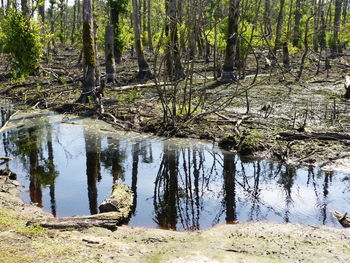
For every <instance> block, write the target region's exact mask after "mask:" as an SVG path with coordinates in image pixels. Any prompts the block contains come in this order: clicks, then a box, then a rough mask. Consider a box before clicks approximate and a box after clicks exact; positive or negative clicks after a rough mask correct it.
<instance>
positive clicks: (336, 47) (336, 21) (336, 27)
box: [331, 0, 343, 56]
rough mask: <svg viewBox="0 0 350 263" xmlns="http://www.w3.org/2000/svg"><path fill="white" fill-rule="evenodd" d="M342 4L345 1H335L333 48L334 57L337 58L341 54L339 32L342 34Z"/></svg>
mask: <svg viewBox="0 0 350 263" xmlns="http://www.w3.org/2000/svg"><path fill="white" fill-rule="evenodd" d="M342 4H343V0H335V13H334V31H333V41H332V46H331V51H332V56H337V55H338V54H339V53H341V46H340V41H339V32H340V19H341V11H342V10H341V9H342Z"/></svg>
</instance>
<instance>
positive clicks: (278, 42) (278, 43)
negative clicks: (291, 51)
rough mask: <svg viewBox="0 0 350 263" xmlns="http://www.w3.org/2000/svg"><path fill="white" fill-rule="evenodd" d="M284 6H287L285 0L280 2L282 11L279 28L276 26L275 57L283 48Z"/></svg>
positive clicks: (278, 18)
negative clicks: (278, 50)
mask: <svg viewBox="0 0 350 263" xmlns="http://www.w3.org/2000/svg"><path fill="white" fill-rule="evenodd" d="M284 4H285V0H280V9H279V12H278V17H277V26H276V37H275V46H274V49H273V52H274V55H275V56H276V53H277V49H279V48H280V47H281V36H282V29H283V21H284Z"/></svg>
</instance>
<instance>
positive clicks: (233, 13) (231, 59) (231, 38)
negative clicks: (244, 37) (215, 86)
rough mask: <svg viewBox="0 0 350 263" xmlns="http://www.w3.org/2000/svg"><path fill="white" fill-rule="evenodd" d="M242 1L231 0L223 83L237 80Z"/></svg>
mask: <svg viewBox="0 0 350 263" xmlns="http://www.w3.org/2000/svg"><path fill="white" fill-rule="evenodd" d="M239 8H240V0H231V1H230V7H229V16H228V31H227V39H226V52H225V62H224V66H223V67H222V76H221V81H224V82H231V81H233V80H235V75H234V68H235V58H236V52H237V43H238V22H239Z"/></svg>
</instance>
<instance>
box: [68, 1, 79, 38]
mask: <svg viewBox="0 0 350 263" xmlns="http://www.w3.org/2000/svg"><path fill="white" fill-rule="evenodd" d="M77 5H79V2H78V0H75V2H74V7H73V23H72V33H71V37H70V40H71V43H72V44H74V43H75V27H76V23H77Z"/></svg>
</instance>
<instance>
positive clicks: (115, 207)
mask: <svg viewBox="0 0 350 263" xmlns="http://www.w3.org/2000/svg"><path fill="white" fill-rule="evenodd" d="M132 201H133V193H132V191H131V189H130V188H129V186H127V185H126V184H120V183H119V182H116V183H115V184H114V185H113V190H112V194H111V197H110V198H108V199H105V200H104V201H103V202H102V204H101V205H100V206H99V209H100V212H101V213H106V212H120V211H122V210H123V209H125V208H129V209H130V208H131V206H132Z"/></svg>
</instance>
